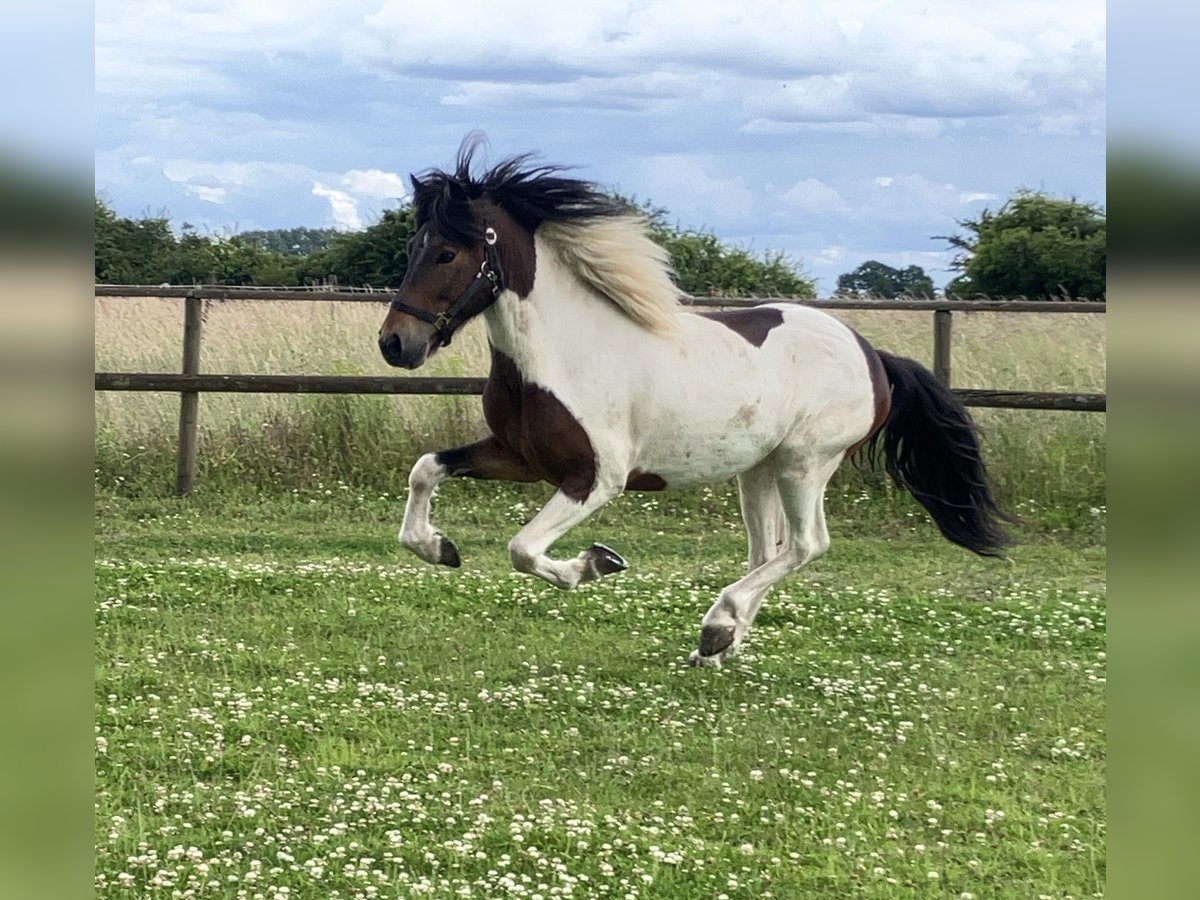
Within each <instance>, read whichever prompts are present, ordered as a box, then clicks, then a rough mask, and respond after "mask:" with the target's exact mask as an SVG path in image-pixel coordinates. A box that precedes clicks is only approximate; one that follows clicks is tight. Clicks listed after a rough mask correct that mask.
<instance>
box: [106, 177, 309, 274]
mask: <svg viewBox="0 0 1200 900" xmlns="http://www.w3.org/2000/svg"><path fill="white" fill-rule="evenodd" d="M182 231H183V234H182V235H181V236H180V237H179V238H178V239H176V237H175V235H174V233H173V232H172V231H171V223H170V220H169V219H168V218H167V217H166V216H165V215H160V216H153V217H149V216H148V217H145V218H142V219H136V220H135V219H126V218H124V217H123V216H118V215H117V214H116V213H115V212H113V211H112V210H111V209H109V208H108V206H107V204H105V203H104V201H103V200H101V199H100V198H99V197H97V198H96V219H95V231H94V233H93V234H94V242H95V260H96V281H97V282H98V283H108V284H161V283H162V282H167V283H169V284H203V283H205V282H208V281H213V282H215V283H217V284H255V285H280V284H294V283H295V282H296V279H297V274H296V270H297V266H298V264H299V260H298V259H297V258H296V257H290V256H284V255H283V254H280V253H272V252H270V251H267V250H263V249H262V248H260V247H258V246H256V245H255V244H253V243H251V242H249V241H246V240H243V239H242V238H239V237H236V236H235V237H212V236H207V235H201V234H197V233H196V231H195V229H194V228H192V226H190V225H188V224H187V223H186V222H185V223H184V225H183V229H182Z"/></svg>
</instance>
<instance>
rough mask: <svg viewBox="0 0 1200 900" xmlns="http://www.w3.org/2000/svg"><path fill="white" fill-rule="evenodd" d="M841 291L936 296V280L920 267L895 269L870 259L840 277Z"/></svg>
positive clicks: (857, 294)
mask: <svg viewBox="0 0 1200 900" xmlns="http://www.w3.org/2000/svg"><path fill="white" fill-rule="evenodd" d="M837 292H838V293H839V294H848V295H850V296H853V297H861V296H867V297H886V298H887V299H889V300H892V299H895V298H896V297H932V296H933V293H934V289H933V279H932V278H930V277H929V276H928V275H926V274H925V270H924V269H922V268H921V267H920V266H906V267H905V268H903V269H893V268H892V267H891V266H889V265H885V264H884V263H881V262H878V261H877V260H874V259H869V260H867V261H866V262H865V263H863V264H862V265H860V266H859V267H858V268H857V269H855V270H854V271H853V272H846V273H845V274H843V275H839V276H838V280H837Z"/></svg>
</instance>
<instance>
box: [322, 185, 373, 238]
mask: <svg viewBox="0 0 1200 900" xmlns="http://www.w3.org/2000/svg"><path fill="white" fill-rule="evenodd" d="M312 192H313V194H315V195H316V196H318V197H324V198H325V199H326V200H328V201H329V211H330V214H331V215H332V216H333V221H334V222H335V223H336V225H337V227H338V228H341V229H343V230H345V231H361V230H362V228H363V220H362V217H361V216H360V215H359V214H358V201H357V200H355V199H354V198H353V197H351V196H350V195H349V194H347V193H346V192H345V191H339V190H336V189H335V188H331V187H327V186H325V185H323V184H321V182H319V181H314V182H313V186H312Z"/></svg>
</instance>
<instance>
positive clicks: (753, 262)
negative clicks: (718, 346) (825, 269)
mask: <svg viewBox="0 0 1200 900" xmlns="http://www.w3.org/2000/svg"><path fill="white" fill-rule="evenodd" d="M612 196H613V199H614V200H616V201H617V202H618V203H620V204H622V205H624V206H626V207H628V208H629V210H630V212H634V213H637V214H639V215H641V216H643V217H645V219H646V221H647V222H648V223H649V225H650V237H651V238H652V239H653V240H654V242H655V243H657V244H659V245H661V246H662V247H665V248H666V250H667V253H668V254H670V257H671V267H672V268H673V269H674V271H675V282H676V283H677V284H678V285H679V288H680V290H682V291H684V292H685V293H688V294H700V295H705V294H723V295H727V296H743V297H756V296H757V297H815V296H816V293H817V292H816V284H815V283H814V282H813V280H812V279H811V278H809V277H808V276H807V275H805V274H804V272H803V270H801V268H800V266H799V265H798V264H797V263H795V262H793V261H792V260H791V259H790V258H789V257H788V255H787V254H786V253H783V252H780V251H772V250H767V251H765V252H763V253H762V254H761V255H756V254H754V253H752V252H751V251H750V250H747V249H745V248H743V247H734V246H730V245H729V244H726V243H724V242H723V241H721V240H720V239H719V238H718V237H717V236H716V235H715V234H713V233H712V232H711V231H703V230H699V229H693V228H683V227H681V226H679V225H670V224H668V216H669V214H668V212H667V210H665V209H664V208H663V207H661V206H655V205H654V204H653V203H650V202H649V201H646V202H639V201H638V200H637V199H636V198H634V197H626V196H623V195H621V194H619V193H614V194H613V195H612Z"/></svg>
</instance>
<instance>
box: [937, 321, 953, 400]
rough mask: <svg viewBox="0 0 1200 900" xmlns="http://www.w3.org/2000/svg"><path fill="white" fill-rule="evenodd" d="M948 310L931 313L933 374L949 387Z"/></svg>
mask: <svg viewBox="0 0 1200 900" xmlns="http://www.w3.org/2000/svg"><path fill="white" fill-rule="evenodd" d="M950 316H951V312H950V310H948V309H936V310H934V311H933V374H934V375H936V376H937V378H938V381H940V382H941V383H942V384H944V385H946V387H949V386H950V323H951V318H950Z"/></svg>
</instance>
